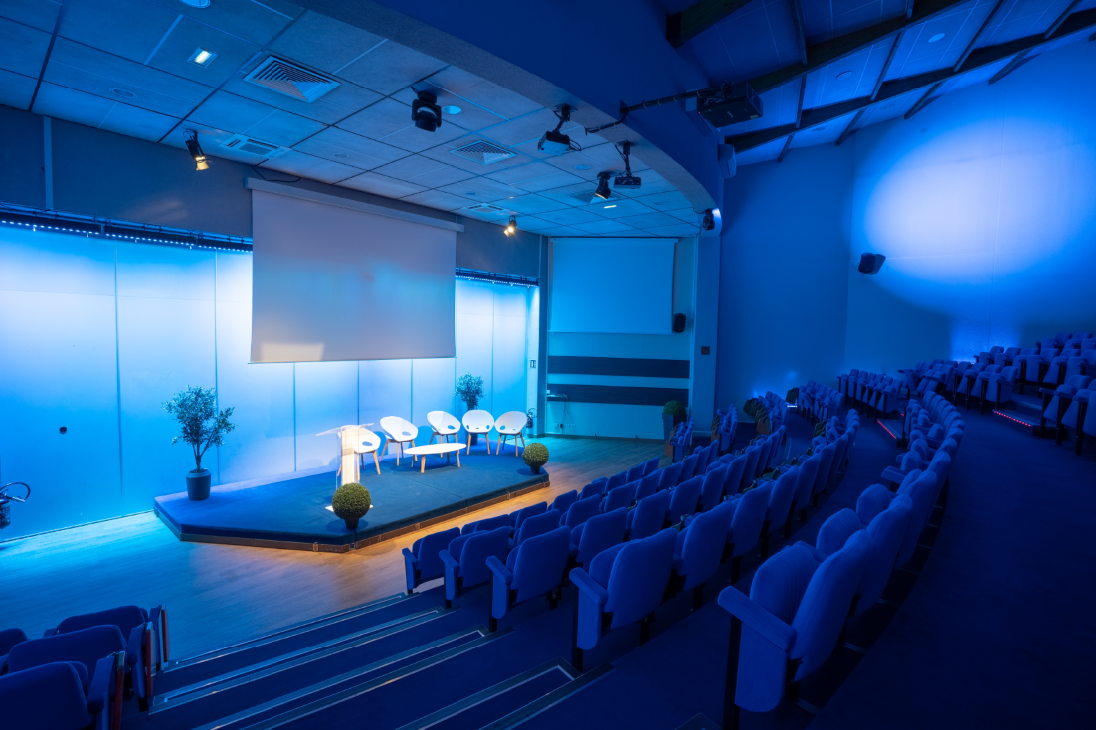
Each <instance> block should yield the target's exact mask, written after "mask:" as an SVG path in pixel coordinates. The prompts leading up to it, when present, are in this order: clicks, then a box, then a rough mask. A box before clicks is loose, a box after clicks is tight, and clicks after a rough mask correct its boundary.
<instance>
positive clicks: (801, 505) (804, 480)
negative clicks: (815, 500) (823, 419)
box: [784, 454, 822, 537]
mask: <svg viewBox="0 0 1096 730" xmlns="http://www.w3.org/2000/svg"><path fill="white" fill-rule="evenodd" d="M821 464H822V456H821V454H815V455H814V456H812V457H811V458H809V459H807V460H806V461H803V462H802V463H800V465H799V475H798V477H797V478H796V482H795V494H794V495H793V496H792V513H793V514H794V513H795V512H799V519H800V521H802V522H806V521H807V507H808V506H809V505H810V503H811V494H812V492H813V491H814V485H815V482H816V481H817V479H818V467H819V466H820V465H821ZM790 532H791V518H790V517H789V518H788V523H787V524H786V525H785V527H784V536H785V537H790V536H791V535H790Z"/></svg>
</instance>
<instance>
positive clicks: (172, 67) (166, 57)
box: [147, 18, 259, 87]
mask: <svg viewBox="0 0 1096 730" xmlns="http://www.w3.org/2000/svg"><path fill="white" fill-rule="evenodd" d="M199 48H204V49H205V50H207V51H210V52H211V53H216V54H217V57H216V58H214V59H213V61H212V62H211V63H210V64H209V65H208V66H199V65H198V64H196V63H191V62H190V61H189V60H188V59H189V58H190V57H191V56H192V55H193V54H194V52H195V51H197V50H198V49H199ZM258 51H259V46H256V45H255V44H253V43H248V42H247V41H244V40H240V39H239V38H235V37H233V36H230V35H228V34H227V33H222V32H221V31H219V30H216V29H215V28H210V27H209V26H208V25H202V24H201V23H198V22H195V21H193V20H191V19H190V18H182V19H181V20H180V21H179V23H178V24H177V25H176V26H175V28H174V30H172V31H171V33H170V34H169V35H168V36H167V37H166V38H165V39H164V40H163V43H162V44H161V45H160V47H159V48H158V49H157V50H156V52H155V53H153V54H152V55H151V57H150V58H149V60H148V61H147V63H148V65H149V66H151V67H153V68H158V69H160V70H161V71H167V72H168V73H170V74H174V75H176V76H178V77H180V78H184V79H189V80H191V81H194V82H195V83H199V84H204V85H206V86H213V87H217V86H220V85H221V84H223V83H225V82H226V81H228V80H229V79H230V78H232V76H233V74H235V73H236V71H238V70H239V69H240V67H241V66H243V65H244V64H245V63H247V61H248V60H249V59H250V58H251V57H253V56H254V55H255V54H256V53H258Z"/></svg>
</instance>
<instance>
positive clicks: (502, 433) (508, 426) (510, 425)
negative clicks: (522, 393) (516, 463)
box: [495, 411, 525, 456]
mask: <svg viewBox="0 0 1096 730" xmlns="http://www.w3.org/2000/svg"><path fill="white" fill-rule="evenodd" d="M523 428H525V414H524V413H522V412H521V411H507V412H506V413H503V414H502V415H501V416H499V417H498V420H496V421H495V430H496V431H498V432H499V442H498V445H497V446H495V453H496V454H498V453H499V451H501V450H502V442H503V441H505V440H506V437H508V436H513V437H514V456H517V455H518V439H521V445H522V448H524V447H525V436H523V435H522V433H521V429H523Z"/></svg>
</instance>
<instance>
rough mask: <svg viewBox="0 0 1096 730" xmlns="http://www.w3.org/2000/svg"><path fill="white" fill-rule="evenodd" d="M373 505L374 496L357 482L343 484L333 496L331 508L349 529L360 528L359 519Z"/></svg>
mask: <svg viewBox="0 0 1096 730" xmlns="http://www.w3.org/2000/svg"><path fill="white" fill-rule="evenodd" d="M372 506H373V497H372V496H371V495H370V494H369V490H368V489H366V488H365V487H363V486H362V485H360V484H358V483H357V482H350V483H349V484H344V485H342V486H341V487H339V488H338V489H336V490H335V496H334V497H332V498H331V509H332V510H333V511H334V512H335V516H336V517H338V518H339V519H341V520H342V521H343V522H345V523H346V529H348V530H356V529H358V520H360V519H361V518H362V517H365V513H366V512H368V511H369V508H370V507H372Z"/></svg>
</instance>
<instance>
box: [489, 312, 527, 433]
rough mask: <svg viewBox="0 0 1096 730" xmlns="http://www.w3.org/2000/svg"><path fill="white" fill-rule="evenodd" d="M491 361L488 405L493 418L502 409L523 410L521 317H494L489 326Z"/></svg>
mask: <svg viewBox="0 0 1096 730" xmlns="http://www.w3.org/2000/svg"><path fill="white" fill-rule="evenodd" d="M493 352H494V358H493V360H494V362H493V369H492V373H491V376H492V377H491V406H492V408H494V411H492V413H494V415H495V417H496V418H497V417H498V416H500V415H502V414H503V413H505V412H506V411H525V409H526V408H528V406H527V405H526V404H525V371H526V369H527V368H528V364H527V363H526V362H525V318H524V317H502V316H496V317H495V321H494V329H493Z"/></svg>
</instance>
